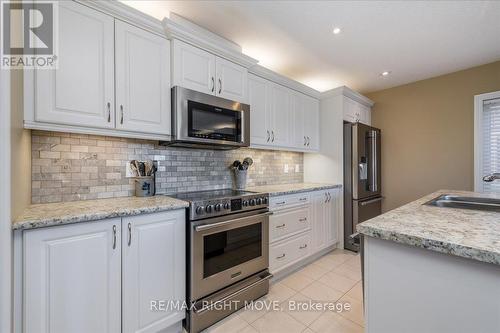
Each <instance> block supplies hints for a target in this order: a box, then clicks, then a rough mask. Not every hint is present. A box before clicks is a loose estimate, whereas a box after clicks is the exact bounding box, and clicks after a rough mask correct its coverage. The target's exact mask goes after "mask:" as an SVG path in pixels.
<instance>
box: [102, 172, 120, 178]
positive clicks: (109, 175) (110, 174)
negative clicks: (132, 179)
mask: <svg viewBox="0 0 500 333" xmlns="http://www.w3.org/2000/svg"><path fill="white" fill-rule="evenodd" d="M121 178H122V174H121V173H119V172H108V173H106V179H121Z"/></svg>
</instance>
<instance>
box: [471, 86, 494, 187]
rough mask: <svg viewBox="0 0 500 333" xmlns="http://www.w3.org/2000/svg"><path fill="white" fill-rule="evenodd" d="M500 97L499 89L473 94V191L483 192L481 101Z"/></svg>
mask: <svg viewBox="0 0 500 333" xmlns="http://www.w3.org/2000/svg"><path fill="white" fill-rule="evenodd" d="M495 98H500V91H494V92H490V93H486V94H481V95H476V96H474V191H476V192H483V190H484V189H483V176H484V175H483V174H482V170H483V151H482V146H483V137H482V131H481V129H482V127H483V124H482V120H483V102H484V101H486V100H489V99H495Z"/></svg>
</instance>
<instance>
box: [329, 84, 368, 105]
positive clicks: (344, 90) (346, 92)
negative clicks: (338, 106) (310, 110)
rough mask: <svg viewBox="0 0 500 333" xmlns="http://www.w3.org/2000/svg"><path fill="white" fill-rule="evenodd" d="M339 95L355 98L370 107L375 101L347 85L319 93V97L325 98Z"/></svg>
mask: <svg viewBox="0 0 500 333" xmlns="http://www.w3.org/2000/svg"><path fill="white" fill-rule="evenodd" d="M341 95H342V96H346V97H349V98H350V99H352V100H355V101H356V102H358V103H361V104H363V105H365V106H368V107H370V108H371V107H372V106H373V105H374V104H375V102H374V101H372V100H371V99H369V98H368V97H366V96H363V95H361V94H360V93H358V92H357V91H354V90H352V89H351V88H349V87H347V86H341V87H338V88H335V89H332V90H328V91H325V92H322V93H321V95H320V99H326V98H329V97H334V96H341Z"/></svg>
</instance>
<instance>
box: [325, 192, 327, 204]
mask: <svg viewBox="0 0 500 333" xmlns="http://www.w3.org/2000/svg"><path fill="white" fill-rule="evenodd" d="M327 202H328V194H327V193H326V192H325V203H327Z"/></svg>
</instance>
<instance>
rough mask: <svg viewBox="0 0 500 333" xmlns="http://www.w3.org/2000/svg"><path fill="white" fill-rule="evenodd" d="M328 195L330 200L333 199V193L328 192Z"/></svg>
mask: <svg viewBox="0 0 500 333" xmlns="http://www.w3.org/2000/svg"><path fill="white" fill-rule="evenodd" d="M328 197H329V198H330V199H329V200H328V202H330V201H332V194H331V193H330V192H328Z"/></svg>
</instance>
